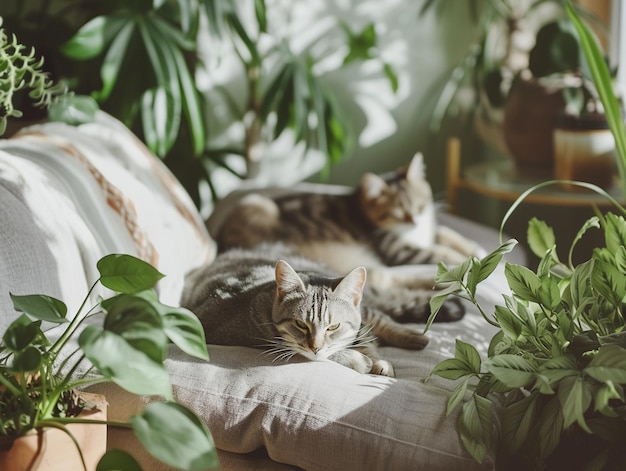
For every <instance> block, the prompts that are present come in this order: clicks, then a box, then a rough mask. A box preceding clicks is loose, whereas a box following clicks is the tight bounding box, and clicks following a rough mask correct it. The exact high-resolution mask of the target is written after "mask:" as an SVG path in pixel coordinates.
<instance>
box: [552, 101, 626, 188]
mask: <svg viewBox="0 0 626 471" xmlns="http://www.w3.org/2000/svg"><path fill="white" fill-rule="evenodd" d="M554 161H555V167H554V176H555V177H556V178H557V179H559V180H578V181H583V182H588V183H594V184H596V185H598V186H600V187H602V188H609V187H610V186H611V183H612V182H613V177H614V176H615V174H616V163H615V140H614V138H613V134H612V133H611V130H610V129H609V126H608V124H607V122H606V119H605V118H604V115H602V114H599V113H594V114H587V115H583V116H580V117H577V116H563V117H562V118H561V119H560V120H559V123H558V124H557V127H556V128H555V130H554ZM564 186H566V187H570V186H571V185H564Z"/></svg>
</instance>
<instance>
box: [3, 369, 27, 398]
mask: <svg viewBox="0 0 626 471" xmlns="http://www.w3.org/2000/svg"><path fill="white" fill-rule="evenodd" d="M0 383H2V386H4V387H5V388H7V389H8V390H9V391H11V394H12V395H14V396H20V395H21V394H22V391H20V390H19V389H18V388H16V387H15V386H14V385H13V384H12V383H11V382H10V381H9V380H8V379H6V378H5V377H4V375H3V374H2V373H0Z"/></svg>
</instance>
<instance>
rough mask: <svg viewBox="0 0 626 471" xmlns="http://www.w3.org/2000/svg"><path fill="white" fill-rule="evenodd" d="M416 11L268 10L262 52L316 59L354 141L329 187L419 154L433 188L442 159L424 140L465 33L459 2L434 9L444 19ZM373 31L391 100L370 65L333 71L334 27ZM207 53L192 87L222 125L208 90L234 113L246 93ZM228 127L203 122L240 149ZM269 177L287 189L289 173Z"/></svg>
mask: <svg viewBox="0 0 626 471" xmlns="http://www.w3.org/2000/svg"><path fill="white" fill-rule="evenodd" d="M249 3H252V2H249ZM423 3H424V0H384V1H383V0H295V1H291V0H267V5H268V11H269V13H270V16H269V25H270V32H271V37H265V38H263V40H264V41H265V43H267V44H266V46H268V47H269V45H270V44H271V43H273V42H277V41H279V40H280V39H281V38H285V39H286V40H288V41H289V42H290V44H291V45H292V47H293V48H294V49H296V50H301V49H304V48H310V50H311V51H312V52H313V53H314V54H315V55H317V56H322V57H325V59H324V61H322V63H321V64H320V69H319V72H320V75H321V76H322V77H323V80H324V81H325V82H326V83H327V84H328V85H329V86H330V87H331V89H332V90H333V91H334V92H335V95H336V97H337V99H338V102H339V103H340V105H342V107H343V108H344V112H345V114H346V115H347V116H349V117H350V120H351V123H352V125H353V128H354V130H355V131H356V135H357V145H356V148H355V149H354V151H353V152H352V154H351V155H349V156H348V157H346V158H345V160H344V161H343V162H342V163H340V164H339V165H337V166H335V167H333V168H332V169H331V173H330V182H332V183H342V184H350V185H352V184H355V183H356V182H357V181H358V177H359V176H360V175H361V174H362V173H363V172H365V171H374V172H383V171H387V170H392V169H394V168H396V167H398V166H400V165H404V164H405V163H407V162H408V161H409V160H410V159H411V157H412V156H413V155H414V153H415V152H417V151H422V152H424V154H425V159H426V163H427V166H428V169H429V175H430V174H431V173H432V174H433V175H438V176H439V177H438V178H441V175H442V174H443V160H442V157H443V156H442V155H441V153H440V152H435V151H434V150H433V149H435V148H436V146H433V143H434V140H435V139H436V138H437V136H433V135H431V134H429V131H428V127H429V123H430V119H431V115H432V111H433V108H434V105H435V102H436V99H437V96H438V94H439V92H440V91H441V88H442V87H443V85H444V82H445V80H446V79H447V77H448V75H449V73H450V71H451V69H452V68H453V67H454V65H455V63H456V62H457V61H458V60H459V58H460V57H462V56H464V55H465V53H466V52H467V48H468V47H469V44H470V42H471V41H472V39H473V34H474V32H473V31H474V24H473V22H472V21H471V20H470V18H469V16H468V10H467V6H466V2H459V1H448V2H443V3H444V4H445V5H446V9H444V10H440V11H438V12H437V11H435V10H431V11H429V12H428V13H427V14H425V15H424V16H422V17H420V15H419V12H420V9H421V8H422V5H423ZM372 21H374V22H375V23H376V28H377V34H378V39H379V55H380V57H381V58H382V59H383V60H384V61H385V62H387V63H389V64H391V65H392V66H393V68H394V70H395V71H396V73H397V74H398V76H399V89H398V91H397V93H395V94H394V93H393V92H392V90H391V87H390V85H389V83H388V81H387V79H386V78H385V77H384V75H383V72H382V65H381V64H380V63H378V62H377V61H367V62H353V63H351V64H349V65H348V66H347V67H344V68H342V69H339V70H338V67H339V65H340V64H341V62H342V60H343V58H344V57H345V54H346V52H347V50H346V48H345V46H343V44H344V43H345V39H344V33H343V32H342V30H341V28H340V22H345V23H346V24H348V25H349V26H350V27H351V29H352V30H353V31H354V32H358V31H361V30H362V29H363V28H364V27H365V26H366V25H367V24H369V23H370V22H372ZM265 43H264V44H265ZM211 52H212V57H213V59H212V62H211V63H210V64H209V73H207V74H206V76H204V77H203V78H201V85H200V86H201V87H204V89H205V90H206V91H207V99H208V100H211V102H212V103H213V104H214V106H213V110H214V111H219V110H220V109H222V111H224V112H225V113H226V115H227V114H228V112H227V107H226V105H225V103H224V101H223V100H222V99H221V98H220V96H219V94H215V92H214V91H210V90H214V86H215V85H216V84H221V85H224V86H226V87H228V88H229V89H230V90H235V93H234V96H235V97H236V99H237V100H238V102H239V103H240V105H243V100H244V98H245V95H246V90H245V85H244V83H243V81H242V80H241V77H240V74H241V68H240V67H239V65H238V60H237V59H236V58H233V57H232V56H230V55H229V51H227V50H224V53H223V54H222V56H221V58H220V60H219V61H216V60H215V55H214V52H215V49H214V46H213V47H212V49H211ZM202 80H204V82H202ZM355 102H356V105H355ZM227 121H228V118H227V117H225V118H224V121H223V122H220V120H216V121H214V122H212V123H211V126H212V127H211V129H212V131H211V132H212V133H213V135H215V133H216V130H224V134H223V135H222V137H224V136H226V135H227V136H230V137H234V138H235V139H240V138H241V133H242V129H241V127H239V128H238V127H236V126H235V127H233V126H230V127H228V128H227V127H225V126H224V123H225V122H227ZM439 148H440V149H442V148H443V147H442V146H439ZM266 153H267V154H268V155H269V156H272V157H276V155H278V154H281V153H293V149H292V147H291V144H290V143H288V144H287V145H286V146H282V147H281V146H277V147H276V146H274V147H271V148H269V149H266ZM290 157H293V156H290ZM289 161H290V162H291V163H292V164H293V165H295V166H296V167H298V166H300V165H301V160H300V159H298V158H295V159H294V158H290V159H289ZM281 165H282V164H281ZM281 168H283V169H285V166H284V165H282V167H281ZM310 172H311V170H309V171H308V174H310ZM268 173H269V175H270V176H272V177H277V176H278V178H275V179H274V180H276V181H270V180H272V178H270V179H269V180H268V181H266V183H279V184H280V183H289V181H288V180H289V179H290V177H292V176H293V175H295V172H294V171H293V168H291V169H289V170H287V171H285V172H283V173H282V174H280V172H276V171H275V169H274V170H272V171H271V172H268ZM224 178H227V177H226V175H225V176H224ZM312 178H313V179H315V177H312Z"/></svg>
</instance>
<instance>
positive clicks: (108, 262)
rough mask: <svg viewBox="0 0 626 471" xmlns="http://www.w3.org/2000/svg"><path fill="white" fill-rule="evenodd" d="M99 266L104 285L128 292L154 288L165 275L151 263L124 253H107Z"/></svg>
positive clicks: (121, 291)
mask: <svg viewBox="0 0 626 471" xmlns="http://www.w3.org/2000/svg"><path fill="white" fill-rule="evenodd" d="M97 267H98V271H99V272H100V282H101V283H102V284H103V285H104V286H106V287H107V288H109V289H112V290H113V291H118V292H120V293H127V294H133V293H136V292H138V291H143V290H146V289H149V288H152V287H153V286H154V285H155V284H156V283H157V281H159V280H160V279H161V278H163V277H164V276H165V275H163V274H162V273H160V272H159V271H158V270H157V269H156V268H154V267H153V266H152V265H150V264H149V263H147V262H144V261H143V260H140V259H138V258H136V257H133V256H131V255H124V254H111V255H106V256H105V257H102V258H101V259H100V260H99V261H98V264H97Z"/></svg>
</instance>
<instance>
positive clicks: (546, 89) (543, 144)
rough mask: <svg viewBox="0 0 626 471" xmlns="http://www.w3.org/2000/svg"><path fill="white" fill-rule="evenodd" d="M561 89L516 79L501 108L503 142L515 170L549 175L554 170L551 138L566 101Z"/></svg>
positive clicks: (553, 85)
mask: <svg viewBox="0 0 626 471" xmlns="http://www.w3.org/2000/svg"><path fill="white" fill-rule="evenodd" d="M561 90H562V88H561V86H558V85H555V84H550V83H545V82H543V81H542V82H540V81H538V80H536V79H527V78H522V77H519V78H518V79H517V80H516V81H515V82H514V84H513V86H512V87H511V90H510V92H509V96H508V98H507V102H506V105H505V108H504V122H503V133H504V140H505V142H506V144H507V147H508V148H509V152H510V153H511V156H512V157H513V159H514V160H515V164H516V166H517V168H518V170H519V171H520V172H522V173H527V174H533V175H539V176H551V175H552V169H553V167H554V146H553V142H552V135H553V132H554V129H555V126H556V123H557V119H558V117H559V116H560V115H561V114H562V113H563V110H564V108H565V100H564V99H563V96H562V93H561Z"/></svg>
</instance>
